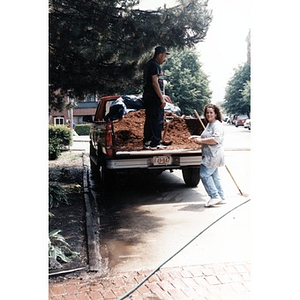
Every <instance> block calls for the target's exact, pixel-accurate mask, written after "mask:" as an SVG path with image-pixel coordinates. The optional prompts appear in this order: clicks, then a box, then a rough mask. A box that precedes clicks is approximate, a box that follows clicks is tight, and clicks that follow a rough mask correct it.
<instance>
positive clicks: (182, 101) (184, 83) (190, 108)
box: [163, 49, 211, 115]
mask: <svg viewBox="0 0 300 300" xmlns="http://www.w3.org/2000/svg"><path fill="white" fill-rule="evenodd" d="M201 66H202V65H201V63H200V61H199V58H198V55H197V53H196V52H195V51H193V50H188V49H185V50H183V51H179V50H177V51H176V50H174V51H172V55H171V56H170V58H169V59H168V60H167V62H166V63H165V65H164V66H163V70H164V77H165V79H166V80H167V85H166V94H167V95H169V96H170V97H171V99H172V101H173V102H174V103H175V104H176V105H178V106H179V107H180V109H181V111H182V113H183V114H186V115H192V114H194V109H196V110H197V111H203V108H204V106H205V105H206V104H207V103H209V102H210V98H211V91H210V89H209V80H208V76H207V75H206V74H205V73H204V72H203V71H202V69H201Z"/></svg>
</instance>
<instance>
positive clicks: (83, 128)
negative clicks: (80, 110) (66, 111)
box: [75, 124, 91, 135]
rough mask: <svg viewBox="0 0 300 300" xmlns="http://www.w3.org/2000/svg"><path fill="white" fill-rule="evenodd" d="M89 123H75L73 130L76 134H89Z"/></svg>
mask: <svg viewBox="0 0 300 300" xmlns="http://www.w3.org/2000/svg"><path fill="white" fill-rule="evenodd" d="M90 129H91V125H90V124H77V125H76V128H75V131H76V132H77V134H78V135H89V134H90Z"/></svg>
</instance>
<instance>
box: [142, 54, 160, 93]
mask: <svg viewBox="0 0 300 300" xmlns="http://www.w3.org/2000/svg"><path fill="white" fill-rule="evenodd" d="M153 75H158V84H159V86H160V90H161V92H163V89H164V81H163V72H162V69H161V66H160V65H159V63H158V62H157V61H156V60H155V59H154V58H152V59H150V60H149V61H148V63H147V66H146V69H145V72H144V82H145V85H144V95H143V97H144V98H158V95H157V94H156V92H155V90H154V88H153V84H152V76H153Z"/></svg>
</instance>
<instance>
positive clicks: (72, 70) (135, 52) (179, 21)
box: [49, 0, 212, 103]
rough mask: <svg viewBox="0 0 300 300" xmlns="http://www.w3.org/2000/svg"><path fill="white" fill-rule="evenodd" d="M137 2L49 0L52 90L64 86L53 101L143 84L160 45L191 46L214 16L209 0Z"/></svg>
mask: <svg viewBox="0 0 300 300" xmlns="http://www.w3.org/2000/svg"><path fill="white" fill-rule="evenodd" d="M138 3H139V1H138V0H128V1H125V0H50V8H49V62H50V64H49V83H50V87H51V92H53V91H60V93H56V95H54V94H53V93H52V96H53V98H50V102H51V103H55V101H54V98H56V99H58V98H59V95H61V94H63V93H64V92H65V91H66V90H69V89H72V90H73V91H74V93H75V94H76V95H77V96H78V95H80V94H85V93H88V92H91V93H94V92H98V93H100V94H108V93H124V92H126V91H128V90H130V91H134V90H138V89H141V86H142V67H141V65H142V63H143V62H144V60H145V59H146V56H147V57H148V56H149V53H150V52H152V51H153V49H154V47H155V46H157V45H158V44H163V45H164V46H166V47H178V48H180V47H181V48H182V47H184V46H188V47H191V46H192V45H194V44H195V43H198V42H199V41H202V40H203V38H204V37H205V35H206V32H207V30H208V26H209V24H210V22H211V19H212V18H211V13H210V11H209V10H208V9H207V1H202V0H189V1H187V0H181V1H180V4H179V5H177V6H175V7H173V8H168V9H167V8H160V9H158V10H157V11H143V10H139V9H137V8H135V7H136V5H137V4H138ZM59 89H60V90H59ZM51 100H53V101H51Z"/></svg>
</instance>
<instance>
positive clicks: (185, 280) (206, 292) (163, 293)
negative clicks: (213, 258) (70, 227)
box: [49, 262, 251, 300]
mask: <svg viewBox="0 0 300 300" xmlns="http://www.w3.org/2000/svg"><path fill="white" fill-rule="evenodd" d="M151 272H152V270H150V271H149V270H147V271H136V272H130V273H120V274H118V275H115V276H108V277H99V276H97V275H93V276H92V275H87V276H86V278H84V279H70V280H66V281H64V282H60V283H51V284H50V285H49V299H50V300H58V299H66V300H81V299H89V300H98V299H118V298H120V297H122V296H123V295H124V294H126V293H127V292H128V291H130V290H131V289H132V288H133V287H134V286H135V285H136V284H138V283H139V282H141V281H142V280H143V279H144V278H145V277H146V276H147V275H148V274H149V273H151ZM250 274H251V264H250V262H240V263H221V264H206V265H200V266H187V267H175V268H162V269H161V270H159V271H158V272H157V273H155V274H154V275H153V276H152V277H150V278H149V280H148V281H146V282H145V283H144V284H143V285H142V286H141V287H139V288H138V289H137V290H136V291H135V292H134V293H133V294H131V295H130V296H129V297H128V298H127V299H178V300H183V299H189V300H190V299H195V300H202V299H203V300H204V299H207V300H219V299H223V300H225V299H226V300H235V299H236V300H247V299H250Z"/></svg>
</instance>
